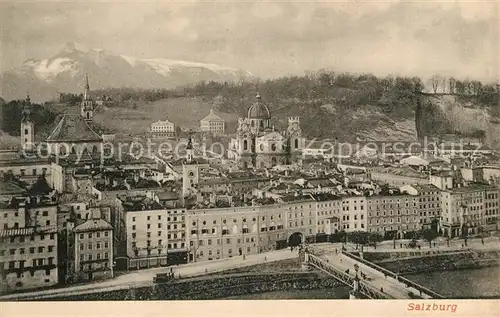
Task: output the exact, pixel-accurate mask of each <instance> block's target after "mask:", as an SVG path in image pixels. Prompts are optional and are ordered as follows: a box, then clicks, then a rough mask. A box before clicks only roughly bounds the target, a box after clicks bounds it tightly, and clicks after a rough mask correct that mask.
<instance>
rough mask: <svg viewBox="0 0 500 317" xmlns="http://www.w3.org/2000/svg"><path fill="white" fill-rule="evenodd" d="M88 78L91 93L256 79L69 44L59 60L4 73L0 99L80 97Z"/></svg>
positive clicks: (32, 62)
mask: <svg viewBox="0 0 500 317" xmlns="http://www.w3.org/2000/svg"><path fill="white" fill-rule="evenodd" d="M84 74H88V75H89V78H90V83H91V89H101V88H110V87H116V88H119V87H133V88H143V89H151V88H175V87H178V86H184V85H188V84H193V83H197V82H200V81H210V80H213V81H228V82H234V81H240V80H248V79H253V78H254V76H253V75H252V74H251V73H249V72H248V71H244V70H241V69H233V68H229V67H224V66H220V65H216V64H205V63H196V62H187V61H179V60H170V59H165V58H153V59H140V58H134V57H129V56H124V55H114V54H111V53H109V52H107V51H105V50H102V49H88V48H85V47H83V46H81V45H78V44H76V43H67V44H66V46H65V47H64V48H63V49H62V50H61V51H60V52H59V53H57V54H56V55H55V56H53V57H51V58H47V59H43V60H28V61H26V62H24V64H23V65H21V66H20V67H18V68H15V69H12V70H9V71H6V72H4V73H3V74H1V75H0V83H1V85H0V96H2V97H3V98H4V99H6V100H12V99H20V98H24V97H25V96H26V93H27V92H29V93H30V96H31V97H32V99H33V100H35V101H44V100H49V99H53V98H55V97H57V96H58V92H65V93H69V92H72V93H78V92H80V91H81V90H82V88H83V86H82V85H83V78H84Z"/></svg>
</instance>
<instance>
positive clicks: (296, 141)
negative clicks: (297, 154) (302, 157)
mask: <svg viewBox="0 0 500 317" xmlns="http://www.w3.org/2000/svg"><path fill="white" fill-rule="evenodd" d="M294 142H295V148H296V149H298V148H299V139H295V141H294Z"/></svg>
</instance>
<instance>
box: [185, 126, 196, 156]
mask: <svg viewBox="0 0 500 317" xmlns="http://www.w3.org/2000/svg"><path fill="white" fill-rule="evenodd" d="M193 152H194V151H193V131H192V130H190V131H189V140H188V144H187V146H186V156H187V160H186V161H187V163H192V162H193Z"/></svg>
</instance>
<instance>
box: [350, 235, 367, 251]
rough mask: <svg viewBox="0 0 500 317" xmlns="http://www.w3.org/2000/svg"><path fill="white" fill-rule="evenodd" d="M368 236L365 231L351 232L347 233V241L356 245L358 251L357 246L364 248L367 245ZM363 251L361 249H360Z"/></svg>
mask: <svg viewBox="0 0 500 317" xmlns="http://www.w3.org/2000/svg"><path fill="white" fill-rule="evenodd" d="M369 236H370V234H369V233H368V232H365V231H353V232H348V233H347V239H348V241H349V242H351V243H355V244H356V249H358V247H359V245H361V246H364V245H366V244H368V241H369ZM361 250H363V249H361Z"/></svg>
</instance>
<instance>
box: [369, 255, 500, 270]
mask: <svg viewBox="0 0 500 317" xmlns="http://www.w3.org/2000/svg"><path fill="white" fill-rule="evenodd" d="M363 258H364V259H366V260H368V261H370V262H373V263H375V264H377V265H379V266H381V267H383V268H385V269H388V270H390V271H392V272H398V273H400V274H402V275H407V274H418V273H429V272H441V271H453V270H463V269H479V268H485V267H496V266H498V265H499V264H500V251H496V250H495V251H488V250H476V251H475V250H471V249H468V250H459V251H446V252H441V251H422V252H418V251H411V252H407V253H402V252H394V253H389V252H383V253H375V252H365V253H363Z"/></svg>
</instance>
